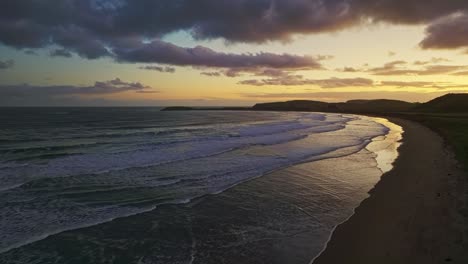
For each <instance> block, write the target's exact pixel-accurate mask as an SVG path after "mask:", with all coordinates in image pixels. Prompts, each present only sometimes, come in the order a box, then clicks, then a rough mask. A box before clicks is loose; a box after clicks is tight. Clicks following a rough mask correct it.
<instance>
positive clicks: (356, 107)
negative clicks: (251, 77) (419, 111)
mask: <svg viewBox="0 0 468 264" xmlns="http://www.w3.org/2000/svg"><path fill="white" fill-rule="evenodd" d="M415 106H416V104H413V103H408V102H404V101H397V100H384V99H382V100H352V101H348V102H346V103H324V102H318V101H307V100H297V101H287V102H276V103H264V104H256V105H255V106H254V107H253V109H254V110H263V111H316V112H345V113H384V112H405V111H409V110H410V109H412V108H414V107H415Z"/></svg>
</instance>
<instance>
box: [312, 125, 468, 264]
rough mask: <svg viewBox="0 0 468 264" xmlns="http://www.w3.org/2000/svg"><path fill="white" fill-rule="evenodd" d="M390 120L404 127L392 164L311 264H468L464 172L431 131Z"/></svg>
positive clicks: (447, 148) (442, 142) (440, 140)
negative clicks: (402, 137) (398, 153)
mask: <svg viewBox="0 0 468 264" xmlns="http://www.w3.org/2000/svg"><path fill="white" fill-rule="evenodd" d="M390 120H391V121H392V122H394V123H396V124H399V125H400V126H402V127H403V128H404V130H405V134H404V139H403V145H402V146H401V147H400V156H399V158H398V159H397V161H396V163H395V165H394V169H393V170H392V171H390V172H389V173H387V174H385V175H384V176H383V177H382V180H381V181H380V182H379V183H378V184H377V185H376V187H375V188H374V189H373V190H372V191H371V196H370V198H368V199H366V200H365V201H363V202H362V203H361V205H360V206H359V207H358V208H357V209H356V212H355V214H354V215H353V216H352V217H351V218H350V219H349V220H348V221H346V222H345V223H343V224H342V225H340V226H338V227H337V228H336V230H335V232H334V234H333V235H332V238H331V240H330V242H329V243H328V246H327V248H326V250H325V251H324V252H323V253H322V254H321V255H320V256H319V257H318V258H317V259H316V260H315V261H314V264H326V263H360V264H363V263H379V264H381V263H412V264H415V263H425V264H427V263H468V252H467V251H466V249H467V248H468V231H467V223H466V219H467V209H466V208H467V207H466V204H465V203H466V202H465V201H466V187H467V183H466V182H467V180H466V176H465V175H464V173H463V171H462V170H461V168H460V167H459V165H458V164H457V162H456V160H455V158H454V155H453V154H452V151H450V150H449V147H448V146H446V145H445V143H444V141H443V139H442V138H441V137H440V136H439V135H437V134H436V133H435V132H433V131H431V130H430V129H428V128H426V127H424V126H422V125H420V124H417V123H414V122H411V121H406V120H402V119H390Z"/></svg>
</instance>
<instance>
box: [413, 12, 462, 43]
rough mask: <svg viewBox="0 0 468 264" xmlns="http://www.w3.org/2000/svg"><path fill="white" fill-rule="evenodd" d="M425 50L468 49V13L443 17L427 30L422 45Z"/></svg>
mask: <svg viewBox="0 0 468 264" xmlns="http://www.w3.org/2000/svg"><path fill="white" fill-rule="evenodd" d="M420 46H421V47H422V48H424V49H429V48H432V49H457V48H467V47H468V12H458V13H455V14H451V15H448V16H445V17H442V18H440V19H438V20H436V21H434V22H433V23H432V24H430V25H429V27H428V28H427V29H426V37H425V38H424V40H423V41H422V42H421V43H420Z"/></svg>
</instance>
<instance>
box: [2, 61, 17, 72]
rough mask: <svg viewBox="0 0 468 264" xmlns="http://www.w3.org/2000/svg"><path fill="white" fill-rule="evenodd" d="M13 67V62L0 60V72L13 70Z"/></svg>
mask: <svg viewBox="0 0 468 264" xmlns="http://www.w3.org/2000/svg"><path fill="white" fill-rule="evenodd" d="M13 66H15V62H14V61H13V60H6V61H2V60H0V70H6V69H10V68H13Z"/></svg>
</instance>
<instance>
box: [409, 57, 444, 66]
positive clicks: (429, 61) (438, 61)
mask: <svg viewBox="0 0 468 264" xmlns="http://www.w3.org/2000/svg"><path fill="white" fill-rule="evenodd" d="M441 62H450V60H449V59H446V58H437V57H433V58H432V59H430V60H427V61H415V62H414V63H413V64H414V65H427V64H430V63H441Z"/></svg>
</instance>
